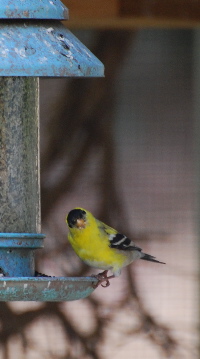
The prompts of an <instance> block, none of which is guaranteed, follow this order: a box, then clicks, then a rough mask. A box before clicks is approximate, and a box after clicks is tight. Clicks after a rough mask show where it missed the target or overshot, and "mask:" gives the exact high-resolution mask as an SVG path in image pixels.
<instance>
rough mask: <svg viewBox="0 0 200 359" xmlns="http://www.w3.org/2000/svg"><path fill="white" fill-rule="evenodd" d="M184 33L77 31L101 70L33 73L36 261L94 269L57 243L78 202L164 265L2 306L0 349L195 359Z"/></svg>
mask: <svg viewBox="0 0 200 359" xmlns="http://www.w3.org/2000/svg"><path fill="white" fill-rule="evenodd" d="M193 36H194V32H193V31H192V30H140V31H137V32H134V33H133V32H132V31H116V32H112V31H102V32H98V33H96V34H94V33H93V32H91V31H85V32H81V34H80V33H79V34H78V37H79V38H80V39H81V37H82V39H81V40H82V41H83V42H84V40H85V42H88V44H87V46H88V47H89V48H90V49H92V42H93V40H94V39H95V41H94V43H95V45H94V46H93V52H94V53H95V54H96V55H97V57H99V58H100V59H101V60H102V62H103V63H104V64H105V67H106V77H105V79H84V80H83V79H76V80H67V81H66V80H60V81H54V80H42V81H41V94H42V95H41V154H42V158H41V170H42V173H41V180H42V215H43V232H45V233H46V234H47V239H46V244H45V249H44V250H43V251H41V252H40V253H38V255H37V267H38V270H39V271H41V272H42V273H45V274H48V275H66V276H77V275H85V274H87V275H88V274H89V275H90V274H94V273H96V272H97V270H95V269H93V268H88V267H87V266H85V265H84V264H83V263H82V262H81V261H80V260H79V259H78V258H77V257H76V255H75V254H74V253H73V251H72V249H71V247H70V245H69V243H68V241H67V227H66V224H65V216H66V213H67V212H68V211H70V210H71V209H72V208H74V207H76V206H80V207H83V208H86V209H88V210H90V211H92V212H93V214H94V215H95V216H96V217H97V218H99V219H101V220H103V221H104V222H105V223H107V224H109V225H111V226H113V227H115V228H116V229H118V230H119V231H121V232H122V233H125V234H126V235H127V236H129V237H130V238H131V239H133V241H134V242H135V243H136V244H137V245H138V246H139V247H142V248H143V250H144V251H145V252H146V253H150V254H152V255H154V256H156V257H157V258H158V259H160V260H161V261H163V262H166V265H158V264H156V263H155V264H154V263H150V262H148V263H147V262H145V261H137V262H135V263H133V264H132V265H130V266H129V267H127V268H125V269H124V270H123V271H122V275H121V276H120V277H119V278H116V279H113V280H112V281H111V285H110V287H108V288H102V287H99V288H98V289H96V290H95V292H94V293H93V294H92V295H91V296H90V297H89V298H87V299H85V300H81V301H77V302H67V303H46V304H41V303H26V304H25V303H12V304H8V305H3V306H2V315H1V317H2V328H1V332H2V339H1V348H2V358H5V359H6V358H17V355H18V357H19V358H22V357H23V356H22V355H24V357H26V358H31V359H32V358H38V355H39V356H40V358H46V357H48V358H56V359H57V358H59V359H61V358H62V359H64V358H65V359H66V358H70V359H72V358H73V359H75V358H77V359H78V358H83V359H85V358H86V359H91V358H95V359H107V358H110V357H111V355H112V356H114V357H115V358H116V359H121V358H124V357H125V358H127V359H132V358H138V359H140V358H142V359H145V358H148V359H149V358H153V359H157V358H158V359H160V358H165V357H166V358H182V359H184V358H185V359H189V358H193V359H194V358H197V357H198V352H197V350H198V320H199V318H198V291H197V288H198V263H197V260H198V256H197V251H198V243H197V228H196V216H197V215H196V208H197V207H196V196H197V189H196V173H195V151H194V149H195V144H194V138H195V135H194V133H195V131H194V115H193V113H194V111H193V110H194V103H193V50H194V49H193V47H194V44H193ZM9 321H10V322H12V323H13V321H14V323H16V325H15V326H14V327H16V330H14V328H13V326H12V328H10V325H9V324H8V323H9ZM6 323H7V324H6ZM11 329H12V330H11ZM16 353H18V354H16Z"/></svg>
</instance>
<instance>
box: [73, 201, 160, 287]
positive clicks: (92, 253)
mask: <svg viewBox="0 0 200 359" xmlns="http://www.w3.org/2000/svg"><path fill="white" fill-rule="evenodd" d="M66 223H67V225H68V228H69V235H68V239H69V242H70V243H71V245H72V247H73V249H74V251H75V252H76V254H77V255H78V256H79V258H81V259H82V261H83V262H85V263H86V264H88V265H89V266H91V267H94V268H98V269H102V270H103V272H102V273H99V274H98V275H96V276H95V277H96V278H97V279H98V282H97V284H96V285H95V287H98V286H99V284H102V283H103V282H106V283H105V285H102V286H103V287H108V286H109V285H110V282H109V279H111V278H114V277H117V276H119V275H120V273H121V269H122V268H123V267H126V266H127V265H128V264H130V263H132V262H133V261H135V260H136V259H144V260H147V261H151V262H155V263H161V264H165V263H164V262H160V261H158V260H156V259H155V257H153V256H151V255H150V254H146V253H143V252H142V249H141V248H139V247H137V246H136V245H135V244H134V243H133V242H132V241H131V240H130V239H129V238H127V237H126V236H125V235H124V234H121V233H119V232H118V231H116V230H115V229H113V228H111V227H109V226H108V225H107V224H105V223H103V222H101V221H99V220H98V219H96V218H95V217H94V216H93V215H92V213H90V212H89V211H87V210H86V209H83V208H75V209H72V210H71V211H70V212H69V213H68V215H67V217H66ZM109 270H110V271H111V272H112V275H111V276H107V274H108V271H109Z"/></svg>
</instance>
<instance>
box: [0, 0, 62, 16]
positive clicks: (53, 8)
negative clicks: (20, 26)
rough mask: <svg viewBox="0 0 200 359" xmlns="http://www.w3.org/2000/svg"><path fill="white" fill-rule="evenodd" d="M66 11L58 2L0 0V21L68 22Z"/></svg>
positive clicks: (50, 0)
mask: <svg viewBox="0 0 200 359" xmlns="http://www.w3.org/2000/svg"><path fill="white" fill-rule="evenodd" d="M68 18H69V17H68V9H67V7H66V6H65V5H64V4H63V3H62V2H61V1H60V0H26V1H22V0H1V1H0V19H56V20H68Z"/></svg>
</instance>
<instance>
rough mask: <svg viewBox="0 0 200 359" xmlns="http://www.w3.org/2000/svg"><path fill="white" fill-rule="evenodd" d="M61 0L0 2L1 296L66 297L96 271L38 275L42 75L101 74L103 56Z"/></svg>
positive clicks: (83, 288)
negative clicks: (72, 24) (74, 26)
mask: <svg viewBox="0 0 200 359" xmlns="http://www.w3.org/2000/svg"><path fill="white" fill-rule="evenodd" d="M66 19H68V9H67V8H66V7H65V6H64V5H63V4H62V3H61V2H60V1H59V0H34V1H32V0H27V1H21V0H1V3H0V58H1V61H0V186H1V193H0V216H1V222H0V274H1V277H0V301H26V300H27V301H32V300H33V301H66V300H76V299H80V298H85V297H87V296H88V295H89V294H91V293H92V292H93V290H94V288H93V283H96V279H94V278H92V277H80V278H79V277H78V278H71V277H70V278H68V277H58V278H57V277H45V276H35V261H34V256H35V251H36V250H37V249H39V248H42V247H43V241H44V237H45V235H43V234H42V233H40V231H41V229H40V223H41V219H40V181H39V163H40V156H39V77H42V76H45V77H86V76H87V77H102V76H103V75H104V67H103V64H102V63H101V62H100V61H99V60H98V59H97V58H96V57H95V56H94V55H93V54H92V53H91V52H90V51H89V50H88V49H87V48H86V47H85V46H84V45H83V44H82V43H81V42H80V41H79V40H78V39H77V38H76V37H75V36H74V35H73V34H72V33H71V32H70V31H69V30H67V29H66V28H65V26H64V25H62V23H61V22H60V21H61V20H66Z"/></svg>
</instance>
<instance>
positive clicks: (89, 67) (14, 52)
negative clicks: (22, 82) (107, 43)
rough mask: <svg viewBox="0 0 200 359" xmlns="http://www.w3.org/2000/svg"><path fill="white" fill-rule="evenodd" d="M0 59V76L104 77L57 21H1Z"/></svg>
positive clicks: (91, 57)
mask: <svg viewBox="0 0 200 359" xmlns="http://www.w3.org/2000/svg"><path fill="white" fill-rule="evenodd" d="M0 59H1V61H0V76H38V77H41V76H47V77H76V76H80V77H81V76H82V77H83V76H84V77H90V76H91V77H102V76H104V66H103V64H102V63H101V62H100V61H99V60H98V59H97V58H96V57H95V56H94V55H93V54H92V53H91V52H90V51H89V50H88V49H87V47H85V46H84V45H83V44H82V43H81V42H80V41H79V40H78V39H77V38H76V37H75V36H74V35H73V34H72V33H71V32H70V31H69V30H67V29H66V27H65V26H64V25H63V24H62V23H61V22H60V21H57V20H54V21H53V22H52V21H42V20H41V21H40V20H38V21H35V20H32V21H31V20H26V21H23V22H22V21H21V20H13V21H9V22H8V21H6V20H4V21H1V22H0Z"/></svg>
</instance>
